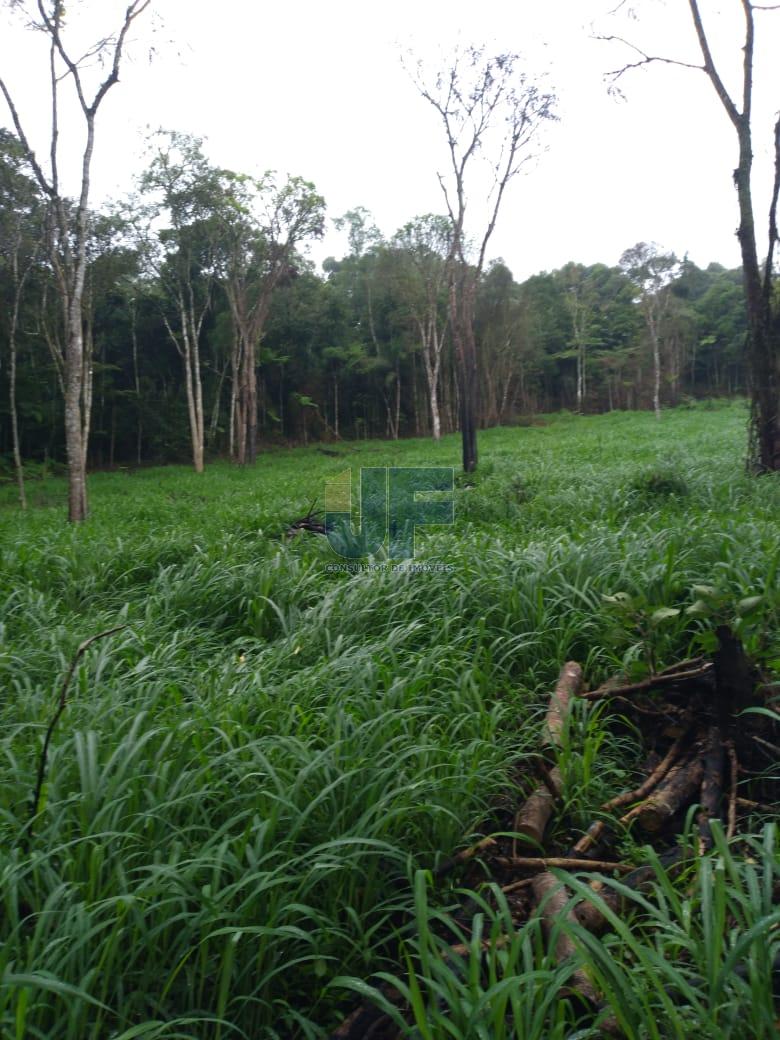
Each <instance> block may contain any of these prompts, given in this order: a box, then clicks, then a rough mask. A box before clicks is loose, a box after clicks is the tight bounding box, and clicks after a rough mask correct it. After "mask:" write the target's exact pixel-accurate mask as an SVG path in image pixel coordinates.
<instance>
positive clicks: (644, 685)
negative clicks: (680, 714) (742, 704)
mask: <svg viewBox="0 0 780 1040" xmlns="http://www.w3.org/2000/svg"><path fill="white" fill-rule="evenodd" d="M712 670H713V666H712V665H711V664H709V663H707V664H703V665H701V666H700V667H698V668H691V669H690V670H688V671H685V672H669V671H666V672H659V673H658V674H657V675H650V676H648V677H647V678H646V679H642V680H641V681H640V682H635V683H629V684H628V686H610V685H609V684H608V683H605V684H604V685H603V686H599V687H598V688H597V689H595V690H591V691H590V692H589V693H583V694H582V696H583V697H584V698H585V700H588V701H598V700H602V699H603V698H604V697H625V696H626V695H627V694H629V693H641V692H642V691H643V690H652V689H655V688H656V687H657V686H671V685H673V684H674V683H679V682H687V681H688V680H689V679H701V678H703V677H704V676H705V675H709V674H710V673H711V672H712Z"/></svg>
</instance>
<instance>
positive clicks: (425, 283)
mask: <svg viewBox="0 0 780 1040" xmlns="http://www.w3.org/2000/svg"><path fill="white" fill-rule="evenodd" d="M450 239H451V224H450V221H449V220H448V219H447V218H446V217H441V216H436V215H434V214H432V213H429V214H426V216H424V217H417V218H416V219H415V220H412V221H410V222H409V223H408V224H405V225H404V227H402V228H401V230H400V231H398V232H396V235H395V237H394V239H393V247H394V249H395V251H396V253H397V258H398V260H399V264H398V266H397V269H396V270H397V285H398V291H399V293H400V295H401V298H402V300H403V303H404V307H405V310H407V312H408V314H409V316H410V317H411V320H412V322H413V324H414V327H415V330H416V332H417V334H418V337H419V344H420V352H421V354H422V359H423V367H424V370H425V381H426V386H427V389H428V404H429V407H430V411H431V431H432V434H433V439H434V440H436V441H438V440H439V439H440V438H441V415H440V413H439V378H440V373H441V361H442V351H443V350H444V343H445V338H446V329H447V314H446V308H445V307H443V306H442V304H443V302H444V300H443V296H444V290H445V287H446V281H447V258H448V257H449V254H450V246H451V241H450Z"/></svg>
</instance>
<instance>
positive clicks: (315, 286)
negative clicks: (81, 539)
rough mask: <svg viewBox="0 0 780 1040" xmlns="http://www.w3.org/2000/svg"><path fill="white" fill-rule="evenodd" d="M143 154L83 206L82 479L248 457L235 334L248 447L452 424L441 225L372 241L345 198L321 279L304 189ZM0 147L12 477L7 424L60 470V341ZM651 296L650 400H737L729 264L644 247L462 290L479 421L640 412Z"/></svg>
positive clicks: (31, 188)
mask: <svg viewBox="0 0 780 1040" xmlns="http://www.w3.org/2000/svg"><path fill="white" fill-rule="evenodd" d="M153 143H154V145H155V147H156V148H157V149H158V150H157V152H156V154H155V158H154V160H153V161H152V162H151V164H150V166H149V169H148V170H147V171H146V172H145V173H144V174H143V176H142V178H141V180H140V184H139V192H140V194H139V196H138V197H137V198H135V199H133V200H132V201H129V202H128V203H127V204H126V205H125V206H124V207H122V208H119V207H118V208H117V209H116V210H115V211H113V212H96V213H91V214H90V228H91V234H90V239H89V243H88V266H87V271H86V291H85V330H86V338H85V344H86V347H85V350H86V355H85V362H84V364H85V369H86V370H87V373H88V376H87V379H88V382H89V388H88V391H87V395H88V398H89V401H90V408H89V418H88V423H87V431H88V460H89V466H90V468H98V469H99V468H104V467H113V466H115V465H125V466H126V465H141V464H143V463H164V462H181V461H185V460H187V459H189V460H193V461H194V460H195V459H200V458H201V455H202V454H204V453H205V455H206V456H211V457H219V456H230V457H232V458H234V459H237V460H238V461H242V456H241V451H242V450H243V444H242V441H241V438H240V437H239V436H238V434H237V429H238V425H239V423H240V409H241V407H242V405H241V400H242V394H241V392H240V388H241V384H242V353H243V347H242V344H243V343H245V342H246V337H247V336H248V337H249V338H250V339H251V340H252V342H253V343H255V342H256V343H257V354H256V358H255V360H256V367H257V371H258V378H257V388H256V413H257V434H256V436H257V438H258V439H259V441H260V442H261V443H270V444H273V443H291V444H306V443H308V441H309V440H323V441H327V440H336V439H338V438H347V439H350V438H364V437H369V438H370V437H384V438H398V437H404V436H424V435H433V436H434V437H437V436H439V435H440V434H442V433H445V434H446V433H451V432H453V431H454V430H456V429H458V422H459V374H458V368H457V365H456V363H455V357H454V352H453V345H452V335H451V329H450V327H449V321H448V314H447V280H446V265H447V254H448V250H449V235H450V231H449V228H448V221H447V219H446V217H444V216H441V215H435V214H426V215H424V216H419V217H415V218H413V219H411V220H410V221H409V223H408V224H406V225H405V226H404V227H402V228H399V229H398V230H397V231H396V232H395V233H393V234H392V235H389V236H387V237H385V236H383V234H382V233H381V232H380V231H379V230H378V229H377V228H376V226H375V224H374V222H373V220H372V217H371V214H370V213H368V212H367V211H366V210H365V209H363V208H362V207H359V206H358V207H356V208H355V209H353V210H351V211H349V212H348V213H346V214H344V215H343V216H340V217H337V218H335V219H336V221H337V223H339V224H341V225H342V226H345V227H346V229H347V230H348V235H349V246H350V251H349V253H348V254H347V255H345V256H343V257H340V258H335V257H332V258H329V259H327V260H326V261H325V263H324V265H323V266H324V270H323V273H322V274H320V273H318V272H317V271H316V270H315V269H314V268H313V265H312V264H311V263H310V262H308V261H307V259H306V256H305V247H306V245H307V239H312V238H316V237H317V236H318V235H320V234H321V233H322V225H323V222H324V221H325V220H327V219H330V218H328V217H327V215H326V208H325V200H323V199H322V198H320V196H318V195H317V193H316V190H315V188H314V186H313V185H312V184H310V183H309V182H307V181H304V180H302V179H299V178H290V179H288V180H287V181H285V182H281V183H279V182H278V181H277V180H276V179H274V178H272V177H270V176H269V177H268V178H266V179H265V180H262V181H255V180H252V179H251V178H249V177H248V176H247V175H245V174H238V173H234V172H231V171H225V170H220V169H216V168H214V167H212V166H211V165H210V164H209V163H208V161H207V159H206V158H205V156H204V154H203V151H202V147H201V143H200V142H198V141H197V140H193V139H191V138H183V137H182V136H181V135H179V134H175V133H170V134H165V135H156V136H155V140H154V142H153ZM0 146H1V152H0V164H1V165H0V192H2V217H0V220H1V221H2V224H0V236H1V237H0V249H1V250H2V253H1V254H0V256H1V262H2V266H1V267H0V291H2V294H3V301H4V307H3V322H2V327H1V332H0V334H2V337H3V339H2V357H3V364H2V368H0V393H1V394H2V397H1V398H0V401H1V402H2V404H1V405H0V454H2V457H3V459H4V460H5V469H6V472H10V471H12V466H13V436H12V428H13V423H14V422H15V423H16V426H17V429H18V434H19V450H20V453H21V455H22V457H23V458H24V459H25V460H28V464H29V466H30V471H31V472H37V471H38V470H37V467H40V466H46V465H48V467H49V471H56V466H57V463H62V462H64V458H65V444H64V433H63V393H62V385H63V384H62V378H63V344H64V330H63V327H62V326H63V316H62V309H61V307H60V305H59V303H58V298H57V291H56V285H55V283H54V273H53V271H52V268H51V264H50V263H49V262H48V261H47V259H46V256H45V253H44V251H43V235H44V230H45V228H44V224H45V199H44V198H42V197H41V192H40V189H38V188H37V187H36V185H35V183H34V181H33V180H32V179H31V176H30V172H29V170H28V169H27V168H26V165H25V163H24V161H23V158H22V157H21V155H20V150H19V145H18V142H17V141H16V140H15V138H14V136H13V135H12V134H11V133H10V132H8V131H6V132H4V134H3V136H2V137H1V138H0ZM122 209H124V211H125V212H122ZM237 214H238V216H237ZM142 218H143V219H142ZM139 225H140V226H139ZM628 245H630V244H628V243H627V246H628ZM238 249H240V250H241V256H240V263H239V257H238V255H237V250H238ZM651 301H652V303H653V305H654V306H655V307H656V309H657V310H658V313H659V321H658V332H657V336H658V340H659V350H660V370H661V384H660V385H661V389H660V405H661V406H663V407H667V406H674V405H678V404H681V403H684V402H686V401H688V400H694V399H700V398H704V397H730V396H734V395H739V394H745V393H746V389H747V381H746V369H745V361H744V357H743V351H742V345H743V343H744V338H745V333H746V328H747V325H746V316H745V305H744V298H743V295H742V282H741V272H740V271H739V270H732V271H728V270H724V269H723V268H722V267H721V266H720V265H718V264H715V263H713V264H710V265H709V266H708V267H707V268H706V269H704V270H702V269H699V268H697V267H696V265H695V264H693V263H691V262H690V261H688V260H687V259H685V258H682V259H678V258H676V257H675V256H673V255H671V254H665V253H663V252H662V251H661V250H660V248H659V247H657V246H654V245H653V244H644V243H640V244H639V247H638V248H627V249H626V252H625V254H624V258H623V261H622V262H621V264H620V265H619V266H617V267H612V268H610V267H608V266H607V265H605V264H595V265H590V266H585V265H583V264H578V263H576V262H571V263H568V264H566V265H565V266H564V267H562V268H560V269H559V270H556V271H551V272H540V273H539V274H537V275H534V276H533V277H531V278H529V279H527V280H526V281H524V282H522V283H520V284H518V283H517V282H516V281H515V279H514V278H513V276H512V272H511V271H510V270H509V269H508V268H507V266H506V265H505V264H504V263H503V262H502V261H500V260H496V261H493V262H492V263H491V264H490V265H489V266H488V268H487V269H486V270H485V271H484V273H482V275H481V276H480V279H479V284H478V288H477V298H476V308H475V326H476V331H477V336H478V339H479V343H480V355H479V357H480V363H479V393H478V400H479V412H478V425H479V427H480V428H482V429H485V428H487V427H490V426H496V425H507V424H513V423H516V422H518V421H522V420H523V419H527V418H529V417H532V416H534V415H536V414H539V413H544V412H551V411H557V410H559V409H570V410H572V411H576V412H578V413H583V414H592V413H598V412H603V411H609V410H612V409H643V408H652V407H653V401H654V364H653V352H652V339H651V334H650V328H651V326H650V325H649V324H648V317H649V314H648V311H649V306H650V303H651ZM255 307H256V308H257V310H256V312H255V311H253V312H252V313H251V314H250V313H248V312H249V311H251V310H252V308H255ZM248 322H249V323H251V328H248V327H247V323H248ZM12 323H13V325H14V329H13V341H12V340H11V336H12V329H11V325H12ZM11 350H13V354H14V357H13V363H12V362H11V358H10V352H11ZM12 373H13V381H14V387H13V392H12V393H11V381H12ZM190 382H191V383H192V386H193V395H192V396H193V408H191V409H190V411H189V412H188V397H187V393H188V391H187V387H188V385H189V383H190ZM194 402H197V408H195V407H194ZM14 412H15V418H14Z"/></svg>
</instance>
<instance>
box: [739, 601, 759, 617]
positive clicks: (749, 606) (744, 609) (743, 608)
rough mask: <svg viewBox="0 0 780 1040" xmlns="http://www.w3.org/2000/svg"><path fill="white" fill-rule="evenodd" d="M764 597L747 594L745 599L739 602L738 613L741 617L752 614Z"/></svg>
mask: <svg viewBox="0 0 780 1040" xmlns="http://www.w3.org/2000/svg"><path fill="white" fill-rule="evenodd" d="M763 598H764V597H763V596H747V597H746V598H745V599H741V600H740V601H739V603H737V613H738V614H739V616H740V617H743V616H744V615H745V614H750V613H751V612H752V611H754V610H755V609H756V607H757V606H758V605H759V604H760V603H761V601H762V600H763Z"/></svg>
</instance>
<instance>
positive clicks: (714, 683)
mask: <svg viewBox="0 0 780 1040" xmlns="http://www.w3.org/2000/svg"><path fill="white" fill-rule="evenodd" d="M716 634H717V636H718V649H717V650H716V651H715V652H714V653H713V654H712V656H711V657H709V658H707V657H697V658H693V659H690V660H686V661H681V662H679V663H678V664H675V665H673V666H671V667H669V668H666V669H664V670H663V671H661V672H659V673H658V674H656V675H651V676H649V677H647V678H645V679H642V680H641V681H639V682H632V683H623V682H620V681H611V682H609V683H607V684H605V685H603V686H600V687H598V688H597V689H594V690H590V691H586V690H585V689H584V687H583V674H582V669H581V667H580V665H579V664H577V663H576V662H574V661H569V662H567V663H566V664H564V666H563V668H562V669H561V672H560V675H559V678H558V682H557V684H556V686H555V689H554V691H553V692H552V693H551V695H550V698H549V703H548V706H547V712H546V717H545V720H544V724H543V726H542V731H541V735H540V740H539V746H538V756H537V758H536V760H535V761H534V763H533V765H532V766H529V767H528V768H527V770H526V773H525V776H524V777H522V781H523V786H524V788H525V790H526V794H525V795H524V796H523V797H520V798H517V804H516V807H515V809H514V812H513V814H511V815H510V816H509V818H508V819H507V820H506V821H505V822H504V826H500V824H501V823H502V822H503V821H501V820H497V821H496V822H498V823H499V827H497V828H495V832H496V835H497V836H496V837H488V838H485V839H483V840H482V841H480V842H479V843H478V844H476V845H474V846H472V847H471V848H468V849H464V850H462V851H461V852H459V853H458V854H457V855H455V856H453V857H451V858H449V859H447V860H445V861H444V862H442V863H441V864H440V865H439V867H438V868H437V869H436V870H435V871H434V872H433V874H434V877H435V878H442V877H445V876H446V875H449V874H451V873H452V872H454V871H456V870H461V869H462V870H463V871H464V873H465V877H464V878H463V880H464V882H465V883H466V884H469V883H471V884H472V886H473V887H476V886H477V885H478V884H479V883H480V881H484V880H485V876H486V872H487V875H488V876H489V877H490V878H491V880H493V881H495V882H496V883H498V884H499V885H500V886H501V889H502V891H503V892H504V893H505V894H506V896H507V899H508V900H511V903H510V905H511V907H512V913H513V919H514V921H515V923H516V924H517V925H520V924H522V923H523V922H524V921H527V920H528V918H529V916H530V915H537V916H538V917H539V919H540V921H541V925H542V928H543V931H544V933H545V935H547V937H548V941H549V942H551V943H553V944H554V955H555V958H556V959H557V960H558V961H565V960H567V959H568V958H570V957H572V956H573V954H574V952H575V951H574V946H573V944H572V942H571V940H570V939H569V938H568V937H567V936H566V935H564V934H563V933H562V932H561V931H560V929H556V928H555V922H556V921H558V920H559V919H560V918H561V916H563V915H565V916H566V917H567V918H569V919H570V920H574V921H576V922H577V923H578V924H579V925H581V926H582V927H584V928H586V929H588V930H589V931H591V932H593V933H594V934H599V933H602V932H604V931H605V930H606V929H607V927H608V922H607V920H606V919H605V917H604V915H603V914H602V913H601V912H600V910H599V909H598V908H597V906H596V905H594V904H593V903H591V902H588V901H586V900H582V901H580V902H575V901H573V900H572V896H571V892H570V890H569V889H568V888H567V887H566V885H567V882H566V875H565V873H564V874H561V871H563V872H566V871H577V872H578V873H580V874H581V873H583V872H586V873H588V874H590V885H591V887H592V888H593V889H594V890H596V891H598V892H599V895H600V897H601V900H602V904H603V905H604V906H606V907H607V908H608V909H609V910H610V911H612V912H613V913H617V914H619V913H620V912H621V901H620V899H619V898H618V896H617V895H616V893H615V891H614V890H613V889H612V888H610V887H609V886H608V885H607V884H605V881H606V880H607V879H608V877H610V876H612V877H619V878H620V879H621V882H622V885H623V886H627V887H628V888H629V889H642V888H643V887H645V886H648V884H649V882H651V881H652V879H653V877H654V876H655V875H654V870H653V868H652V867H650V866H638V867H637V866H636V865H635V864H625V863H621V862H620V861H619V857H616V856H615V855H614V848H615V845H616V844H617V841H618V839H619V838H620V836H621V834H623V833H625V831H626V828H631V829H632V831H633V830H634V829H636V831H637V834H638V836H641V840H642V842H643V843H644V844H650V845H652V846H653V847H654V848H655V850H656V853H657V854H658V857H659V858H660V861H661V863H662V864H663V865H664V867H665V868H666V870H667V871H668V872H673V871H675V870H679V869H681V866H682V865H683V864H684V863H685V862H686V857H688V860H687V862H690V859H691V857H694V856H701V855H706V854H707V852H708V851H709V850H710V849H711V848H712V845H713V836H712V829H711V821H713V820H720V821H721V823H722V826H723V828H724V830H725V833H726V837H727V838H728V839H733V838H735V836H737V835H738V831H739V826H740V821H741V820H742V819H744V818H745V817H746V816H747V815H749V814H750V813H753V812H756V811H766V812H772V813H777V812H778V805H777V801H778V791H777V784H778V781H777V776H776V771H772V772H773V773H774V774H775V775H774V776H773V777H772V778H770V779H767V767H768V766H771V765H772V764H774V763H777V762H780V746H778V744H780V739H779V738H780V715H778V714H777V712H776V710H775V709H774V708H773V707H772V701H771V696H770V694H771V693H773V692H775V693H776V688H774V689H773V688H772V687H770V686H768V685H766V684H764V683H762V676H761V675H760V673H759V671H758V669H757V668H756V667H755V666H754V665H753V663H752V662H751V661H750V660H749V658H748V657H747V655H746V654H745V652H744V650H743V647H742V644H741V643H740V641H739V639H738V638H737V637H736V636H735V635H734V634H733V633H732V631H731V630H730V629H729V628H728V627H726V626H722V627H720V628H718V629H717V630H716ZM578 699H579V700H582V701H585V702H589V703H594V702H600V701H603V700H609V702H610V704H611V706H613V707H614V709H615V714H614V716H612V718H611V719H610V722H611V723H614V725H615V726H620V725H623V726H625V720H628V721H629V722H630V723H631V724H633V726H634V727H635V728H636V729H638V730H639V731H640V732H641V733H642V735H643V739H644V742H645V750H646V752H647V761H646V769H645V772H646V776H645V778H644V780H642V782H641V783H639V784H638V785H637V786H636V787H634V788H633V789H632V790H630V791H625V792H623V793H622V794H619V795H617V796H616V797H613V798H611V799H610V800H609V801H606V802H605V803H604V804H603V805H601V806H600V811H599V813H598V818H597V819H594V820H593V821H592V822H591V823H590V825H589V826H587V828H585V829H584V830H581V831H580V833H572V834H571V835H570V836H567V837H566V839H565V841H566V844H563V845H562V844H561V838H560V835H561V832H562V826H561V825H562V824H564V825H565V823H566V821H565V819H561V816H562V812H563V808H564V803H563V797H562V796H563V794H564V790H565V784H566V763H567V761H569V760H570V756H572V755H576V754H577V749H576V748H575V747H573V746H572V745H571V742H570V735H569V723H570V718H571V713H572V706H573V705H574V703H575V702H576V701H577V700H578ZM755 709H760V710H757V711H756V710H755ZM564 751H565V753H562V752H564ZM529 780H531V781H532V782H531V784H530V786H529V783H528V781H529ZM745 793H749V794H750V797H749V798H746V797H742V795H743V794H745ZM768 803H769V804H768ZM692 806H696V809H695V813H696V816H695V826H696V835H697V837H696V843H695V844H696V845H697V848H695V849H691V847H690V843H689V844H688V846H687V850H686V846H685V845H683V844H680V843H679V841H678V837H679V835H680V833H681V831H682V829H683V827H684V824H685V819H686V815H687V813H688V811H689V810H691V807H692ZM553 819H555V820H556V828H555V835H556V837H554V838H551V837H550V833H549V832H550V822H551V820H553ZM507 833H509V834H510V835H511V837H508V838H507V837H506V836H505V835H506V834H507ZM550 846H554V847H550ZM553 870H555V871H557V872H558V874H557V876H556V874H553V873H552V871H553ZM463 909H464V914H463V916H462V918H459V924H461V925H462V926H464V928H465V929H466V930H468V913H467V910H468V908H463ZM450 952H451V953H452V955H453V956H456V955H464V954H465V953H467V952H468V951H467V949H466V948H465V947H464V948H463V949H459V948H456V947H451V949H450ZM569 987H570V988H569V991H568V992H569V995H570V996H572V997H573V998H574V999H577V1000H578V1001H581V1002H583V1003H584V1004H585V1005H587V1006H590V1007H592V1008H593V1010H594V1012H595V1011H598V1010H603V1005H602V1004H601V1003H600V1000H601V997H600V994H599V993H598V992H597V991H596V989H595V987H594V984H593V982H592V981H591V979H590V978H589V976H588V973H587V968H584V969H578V970H576V971H575V972H574V973H573V975H572V977H571V979H570V980H569ZM381 991H382V993H383V995H384V996H385V998H386V999H387V1000H389V1001H390V1002H391V1003H393V1004H394V1006H396V1007H398V1008H399V1009H400V1010H401V1012H402V1013H403V1000H402V998H401V997H400V996H399V994H398V993H397V992H395V991H394V990H393V989H392V987H390V986H387V985H383V986H382V987H381ZM602 1028H603V1029H604V1031H605V1033H606V1034H607V1035H610V1028H609V1022H608V1023H607V1025H606V1026H602ZM615 1035H619V1033H616V1034H615ZM397 1036H398V1029H397V1026H394V1025H393V1023H392V1021H391V1020H390V1018H389V1017H388V1016H386V1015H384V1014H383V1013H382V1012H381V1011H380V1010H379V1009H378V1008H376V1007H374V1006H373V1005H372V1004H371V1003H370V1002H366V1003H365V1004H363V1005H362V1006H361V1007H359V1008H357V1009H356V1010H355V1011H353V1013H352V1014H351V1015H349V1016H348V1017H347V1018H346V1019H345V1020H344V1022H343V1023H342V1024H341V1026H340V1027H339V1028H338V1029H337V1030H336V1031H335V1032H334V1033H333V1034H332V1040H358V1038H361V1040H362V1038H364V1037H365V1038H368V1037H371V1038H373V1040H389V1038H391V1037H393V1038H396V1037H397Z"/></svg>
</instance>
